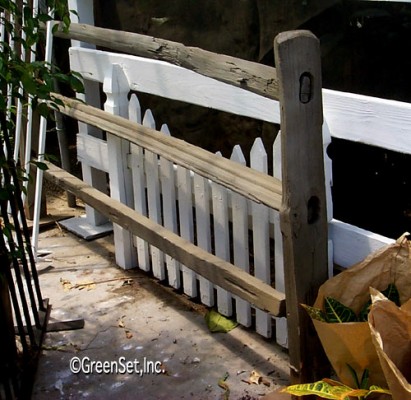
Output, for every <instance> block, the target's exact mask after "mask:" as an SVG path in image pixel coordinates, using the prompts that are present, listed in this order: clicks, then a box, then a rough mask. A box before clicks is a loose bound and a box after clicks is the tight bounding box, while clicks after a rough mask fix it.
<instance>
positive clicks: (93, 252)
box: [33, 227, 289, 400]
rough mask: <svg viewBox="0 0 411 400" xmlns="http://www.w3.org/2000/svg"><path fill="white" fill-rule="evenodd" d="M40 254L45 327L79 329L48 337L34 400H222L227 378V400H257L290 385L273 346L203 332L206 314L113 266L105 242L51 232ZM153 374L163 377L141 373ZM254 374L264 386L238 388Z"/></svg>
mask: <svg viewBox="0 0 411 400" xmlns="http://www.w3.org/2000/svg"><path fill="white" fill-rule="evenodd" d="M39 249H40V252H45V251H47V252H49V254H46V255H44V256H42V257H40V258H39V260H38V264H37V268H38V271H39V274H40V282H41V288H42V293H43V297H45V298H49V299H50V303H51V305H52V312H51V322H52V321H54V320H68V319H75V318H84V320H85V326H84V328H83V329H80V330H72V331H62V332H50V333H47V335H46V339H45V342H44V348H43V352H42V355H41V357H40V360H39V366H38V371H37V376H36V380H35V384H34V390H33V399H35V400H45V399H47V400H50V399H81V398H87V399H108V398H115V397H117V398H121V399H145V400H150V399H223V398H225V397H224V395H225V390H224V389H223V388H222V387H220V386H219V385H218V383H219V380H220V379H221V378H222V377H223V376H224V375H225V374H226V373H228V378H227V379H226V381H225V383H226V384H227V387H228V388H229V390H230V393H229V397H226V398H229V399H259V398H260V397H261V396H263V395H265V394H267V393H270V392H273V391H274V390H275V389H276V388H278V387H279V386H282V385H285V384H287V383H288V377H289V374H288V373H289V369H288V368H289V367H288V356H287V354H286V353H285V352H284V351H283V350H281V349H280V348H279V347H277V346H276V345H275V343H274V342H273V341H272V340H265V339H263V338H261V337H260V336H259V335H257V334H256V333H254V332H252V330H247V329H244V328H241V327H237V328H235V329H234V330H232V331H231V332H229V333H214V334H212V333H210V332H209V330H208V328H207V326H206V323H205V321H204V314H205V312H206V311H207V309H206V308H205V307H203V306H201V305H199V304H196V303H194V302H192V301H190V300H189V299H187V298H186V297H185V296H184V295H182V294H179V293H176V292H175V291H173V290H171V289H169V288H166V287H165V286H163V285H161V284H160V283H158V282H156V281H155V280H154V279H153V278H151V277H150V276H148V275H146V274H145V273H143V272H140V271H138V270H129V271H124V270H122V269H120V268H119V267H117V266H116V265H115V263H114V254H113V251H114V247H113V242H112V236H111V235H110V236H107V237H104V238H100V239H96V240H93V241H90V242H86V241H84V240H82V239H79V238H77V237H76V236H74V235H72V234H70V233H68V232H66V231H64V230H62V229H61V228H59V227H54V228H51V229H48V230H46V231H44V232H42V233H41V234H40V241H39ZM90 283H93V284H90ZM112 361H114V362H117V365H115V363H114V364H113V363H112V364H110V365H108V366H107V365H105V366H104V368H107V371H105V372H106V373H104V372H103V373H98V371H96V369H99V368H100V369H101V368H103V365H98V364H94V367H95V370H94V371H93V373H87V372H88V371H87V370H86V371H83V372H79V373H73V372H72V371H71V370H70V365H73V366H74V367H76V366H78V365H79V363H80V362H81V363H83V366H84V368H85V369H87V368H88V369H90V368H91V365H92V363H93V362H98V363H99V362H100V363H103V362H112ZM137 362H138V363H139V365H138V367H137V369H139V373H136V372H134V371H135V370H136V368H135V365H136V364H137ZM126 363H128V364H126ZM116 367H117V368H118V369H119V371H118V372H119V373H110V372H112V371H113V369H115V368H116ZM154 367H158V369H159V370H161V371H162V373H149V372H150V371H148V370H150V369H153V368H154ZM125 368H130V371H131V372H132V373H120V372H124V371H122V370H121V369H125ZM141 368H145V369H146V370H147V371H148V372H147V373H140V371H141ZM253 370H255V371H258V373H260V374H261V375H262V376H263V377H264V378H265V382H266V384H267V385H268V383H269V384H270V386H266V385H264V384H259V385H257V384H248V383H246V382H245V381H247V380H248V379H249V376H250V374H251V372H252V371H253Z"/></svg>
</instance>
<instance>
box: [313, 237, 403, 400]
mask: <svg viewBox="0 0 411 400" xmlns="http://www.w3.org/2000/svg"><path fill="white" fill-rule="evenodd" d="M410 250H411V245H410V242H409V241H408V240H407V239H406V238H405V235H403V236H402V237H401V238H400V239H398V240H397V242H396V243H394V244H392V245H389V246H386V247H384V248H382V249H380V250H378V251H376V252H374V253H372V254H371V255H369V256H368V257H367V258H365V259H364V260H363V261H361V262H360V263H358V264H356V265H354V266H352V267H351V268H349V269H347V270H345V271H343V272H341V273H340V274H339V275H336V276H335V277H333V278H330V279H329V280H327V281H326V282H325V283H324V284H323V285H322V286H321V287H320V289H319V292H318V296H317V299H316V301H315V303H314V307H316V308H320V309H324V308H323V305H324V297H327V296H331V297H333V298H335V299H337V300H339V301H340V302H341V303H343V304H344V305H346V306H347V307H350V308H351V309H352V310H353V311H354V312H355V313H356V314H358V313H359V311H360V310H361V309H362V307H363V306H364V304H365V303H366V302H367V301H368V300H369V298H370V292H369V288H370V287H373V288H376V289H377V290H380V291H383V290H385V289H386V288H387V286H388V285H389V284H390V283H394V284H395V285H396V287H397V289H398V291H399V293H400V302H401V304H403V303H405V302H406V301H407V300H408V299H410V298H411V259H410V253H411V251H410ZM313 323H314V326H315V329H316V331H317V334H318V336H319V338H320V340H321V343H322V345H323V348H324V351H325V353H326V354H327V357H328V359H329V361H330V363H331V365H332V367H333V368H334V371H335V373H336V374H337V376H338V378H339V379H340V381H341V382H342V383H344V384H346V385H348V386H350V387H355V380H354V378H353V376H352V374H351V372H350V370H349V368H348V367H347V364H349V365H350V366H351V367H352V368H353V369H354V370H355V371H356V373H357V376H358V377H359V378H361V376H362V374H363V372H364V370H365V369H368V370H369V373H370V375H369V384H370V385H378V386H381V387H387V382H386V379H385V377H384V373H383V371H382V368H381V365H380V362H379V358H378V355H377V352H376V350H375V347H374V345H373V342H372V339H371V333H370V327H369V325H368V322H348V323H341V324H339V323H326V322H321V321H317V320H313ZM402 400H405V399H402Z"/></svg>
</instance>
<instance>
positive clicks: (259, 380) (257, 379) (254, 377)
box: [241, 370, 271, 386]
mask: <svg viewBox="0 0 411 400" xmlns="http://www.w3.org/2000/svg"><path fill="white" fill-rule="evenodd" d="M241 381H242V382H245V383H247V384H249V385H252V384H254V385H261V384H263V385H265V386H271V382H270V381H269V380H268V379H267V378H265V377H264V376H262V375H261V374H259V373H258V372H257V371H255V370H253V371H251V373H250V376H249V377H248V380H245V379H242V380H241Z"/></svg>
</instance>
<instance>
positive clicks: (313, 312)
mask: <svg viewBox="0 0 411 400" xmlns="http://www.w3.org/2000/svg"><path fill="white" fill-rule="evenodd" d="M301 306H302V307H303V308H304V309H305V310H306V311H307V313H308V315H309V316H310V317H311V319H314V320H317V321H322V322H327V318H326V315H325V313H324V311H323V310H321V309H320V308H315V307H311V306H307V305H306V304H301Z"/></svg>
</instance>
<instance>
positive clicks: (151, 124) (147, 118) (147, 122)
mask: <svg viewBox="0 0 411 400" xmlns="http://www.w3.org/2000/svg"><path fill="white" fill-rule="evenodd" d="M143 125H144V126H146V127H147V128H151V129H156V121H155V120H154V116H153V113H152V112H151V110H150V109H148V110H146V112H145V114H144V118H143Z"/></svg>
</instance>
